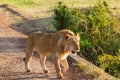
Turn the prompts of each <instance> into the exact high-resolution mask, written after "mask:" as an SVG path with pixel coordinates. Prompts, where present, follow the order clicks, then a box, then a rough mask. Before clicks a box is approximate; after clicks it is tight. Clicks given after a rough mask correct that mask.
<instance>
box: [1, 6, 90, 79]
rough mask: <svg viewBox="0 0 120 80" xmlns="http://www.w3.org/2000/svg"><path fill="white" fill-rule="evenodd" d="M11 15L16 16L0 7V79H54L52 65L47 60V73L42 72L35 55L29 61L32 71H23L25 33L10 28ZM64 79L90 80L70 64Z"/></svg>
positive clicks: (12, 20)
mask: <svg viewBox="0 0 120 80" xmlns="http://www.w3.org/2000/svg"><path fill="white" fill-rule="evenodd" d="M11 16H14V17H18V15H15V13H14V14H13V13H10V12H9V11H7V10H6V9H3V8H2V7H0V80H56V75H55V74H56V73H55V69H54V65H53V64H52V63H51V62H49V61H47V63H46V64H47V67H48V69H49V73H48V74H44V73H42V71H41V67H40V64H39V58H37V57H33V58H32V60H31V62H30V67H31V69H32V72H31V73H26V72H25V70H24V62H23V57H24V56H25V42H26V37H27V35H25V34H23V33H20V32H18V31H17V30H15V29H12V28H11V27H12V24H14V23H16V21H15V20H14V19H13V17H11ZM66 79H68V80H88V79H89V80H90V79H91V76H90V75H86V74H83V73H79V72H78V71H77V70H75V68H74V67H72V66H71V67H70V69H69V70H68V72H67V73H65V74H64V78H63V80H66ZM91 80H92V79H91Z"/></svg>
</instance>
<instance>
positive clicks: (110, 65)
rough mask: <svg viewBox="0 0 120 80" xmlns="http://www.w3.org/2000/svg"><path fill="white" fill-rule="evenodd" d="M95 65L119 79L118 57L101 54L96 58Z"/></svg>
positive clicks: (119, 65) (119, 61)
mask: <svg viewBox="0 0 120 80" xmlns="http://www.w3.org/2000/svg"><path fill="white" fill-rule="evenodd" d="M97 63H98V65H99V66H100V67H101V68H102V69H104V70H105V71H106V72H108V73H110V74H111V75H113V76H115V77H118V78H120V56H112V55H109V54H103V55H100V56H99V57H98V61H97Z"/></svg>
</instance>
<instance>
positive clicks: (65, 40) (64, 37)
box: [56, 29, 80, 53]
mask: <svg viewBox="0 0 120 80" xmlns="http://www.w3.org/2000/svg"><path fill="white" fill-rule="evenodd" d="M56 36H57V39H58V41H57V44H58V45H59V46H60V47H61V49H62V51H64V52H70V51H72V52H74V53H76V52H79V51H80V46H79V40H80V36H79V34H74V33H73V32H72V31H70V30H68V29H64V30H61V31H59V32H57V33H56Z"/></svg>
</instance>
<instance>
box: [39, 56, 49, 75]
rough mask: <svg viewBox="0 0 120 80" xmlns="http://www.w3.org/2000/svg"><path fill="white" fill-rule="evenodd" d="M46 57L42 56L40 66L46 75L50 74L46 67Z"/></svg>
mask: <svg viewBox="0 0 120 80" xmlns="http://www.w3.org/2000/svg"><path fill="white" fill-rule="evenodd" d="M45 61H46V56H44V55H42V54H40V64H41V67H42V70H43V72H44V73H48V70H47V68H46V66H45Z"/></svg>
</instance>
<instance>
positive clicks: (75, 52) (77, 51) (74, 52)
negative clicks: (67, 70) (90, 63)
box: [71, 50, 80, 55]
mask: <svg viewBox="0 0 120 80" xmlns="http://www.w3.org/2000/svg"><path fill="white" fill-rule="evenodd" d="M71 52H72V53H73V54H75V55H76V54H77V53H79V52H80V50H75V51H71Z"/></svg>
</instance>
